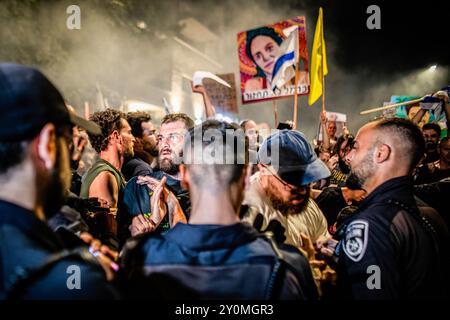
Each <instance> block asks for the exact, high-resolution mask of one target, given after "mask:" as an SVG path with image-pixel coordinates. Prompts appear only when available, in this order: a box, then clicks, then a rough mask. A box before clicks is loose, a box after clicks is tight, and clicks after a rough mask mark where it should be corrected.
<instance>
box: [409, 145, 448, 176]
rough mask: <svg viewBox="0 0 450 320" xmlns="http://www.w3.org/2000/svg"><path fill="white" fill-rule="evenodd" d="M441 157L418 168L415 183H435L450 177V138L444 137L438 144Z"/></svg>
mask: <svg viewBox="0 0 450 320" xmlns="http://www.w3.org/2000/svg"><path fill="white" fill-rule="evenodd" d="M438 150H439V159H438V160H437V161H435V162H430V163H424V164H423V165H421V166H419V167H418V168H417V172H416V176H415V182H414V183H415V184H425V183H433V182H437V181H439V180H442V179H445V178H448V177H450V138H449V137H445V138H442V140H441V142H440V143H439V146H438Z"/></svg>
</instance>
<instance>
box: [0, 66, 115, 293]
mask: <svg viewBox="0 0 450 320" xmlns="http://www.w3.org/2000/svg"><path fill="white" fill-rule="evenodd" d="M0 112H1V117H0V121H1V124H0V184H1V186H2V187H1V188H0V238H1V239H2V241H1V242H0V299H13V298H19V299H95V298H100V299H105V298H113V297H115V293H114V291H113V289H112V288H111V287H110V286H109V285H108V284H107V282H106V279H105V275H104V274H103V272H102V268H101V267H100V265H98V264H96V263H95V258H94V257H93V255H91V254H90V253H89V252H88V251H87V250H81V249H80V250H76V251H68V250H66V248H65V247H64V246H63V245H62V242H61V241H60V239H59V238H58V237H57V236H56V234H55V233H53V231H52V230H51V229H50V228H49V226H48V225H47V224H46V220H47V219H48V218H50V217H51V216H52V215H53V214H55V213H56V211H57V210H58V209H59V208H60V207H61V205H62V204H63V200H64V196H65V194H64V192H65V191H66V190H68V189H69V185H70V167H69V150H68V145H69V143H70V140H71V130H72V126H73V125H74V124H77V125H80V126H83V127H85V128H86V129H87V130H94V131H95V126H93V124H92V123H89V122H87V121H86V120H83V119H81V118H78V117H76V116H75V115H74V114H70V113H69V111H68V110H67V108H66V106H65V104H64V100H63V98H62V96H61V94H60V93H59V92H58V90H57V89H56V88H55V87H54V86H53V84H51V83H50V82H49V81H48V79H47V78H46V77H45V76H44V75H43V74H42V73H40V72H39V71H38V70H36V69H32V68H29V67H25V66H21V65H17V64H3V63H2V64H0ZM97 129H98V128H97ZM97 133H98V132H97ZM77 275H78V279H77V278H76V277H77ZM71 277H72V278H71Z"/></svg>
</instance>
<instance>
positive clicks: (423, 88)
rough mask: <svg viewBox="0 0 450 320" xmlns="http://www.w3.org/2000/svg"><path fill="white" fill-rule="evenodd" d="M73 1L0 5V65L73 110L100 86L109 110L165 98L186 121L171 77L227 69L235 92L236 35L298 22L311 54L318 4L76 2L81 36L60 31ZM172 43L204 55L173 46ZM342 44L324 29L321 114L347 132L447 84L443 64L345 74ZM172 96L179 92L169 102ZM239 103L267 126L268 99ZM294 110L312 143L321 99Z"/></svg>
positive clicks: (188, 108) (186, 100) (5, 0)
mask: <svg viewBox="0 0 450 320" xmlns="http://www.w3.org/2000/svg"><path fill="white" fill-rule="evenodd" d="M71 4H74V3H73V1H57V2H55V1H32V0H27V1H17V0H16V1H12V0H2V1H1V2H0V43H1V44H2V45H1V46H0V60H2V61H5V60H9V61H15V62H19V63H25V64H31V65H35V66H37V67H39V68H40V69H42V70H43V71H44V72H45V73H46V74H47V75H48V76H49V78H50V79H51V80H52V81H53V82H54V83H55V84H56V86H57V87H58V88H60V89H61V91H62V92H63V95H64V96H65V98H66V99H67V100H68V102H69V103H70V104H72V105H73V106H74V107H75V108H76V109H77V110H78V111H79V112H82V109H83V104H84V102H85V101H88V102H89V103H90V104H91V107H92V108H94V107H95V105H96V96H97V90H96V86H99V87H100V88H101V90H102V93H103V95H104V96H105V97H106V98H107V99H108V102H109V104H110V105H111V106H115V107H118V106H119V105H120V103H121V102H122V101H123V100H126V99H137V100H143V101H146V102H149V103H152V104H156V105H159V106H162V98H163V97H165V98H167V99H168V100H169V101H171V103H172V104H177V105H178V104H179V105H178V106H177V107H179V108H181V110H182V111H185V112H187V113H189V114H190V115H191V116H194V111H195V110H194V109H193V108H192V104H193V100H192V98H191V96H192V95H191V94H190V93H189V82H188V81H187V80H183V81H182V86H181V87H180V88H176V87H174V85H173V83H174V80H177V79H175V78H176V77H178V80H179V77H182V78H183V77H184V78H188V77H189V76H192V73H193V72H194V71H196V70H207V71H211V72H215V73H230V72H234V74H235V79H236V83H237V85H239V63H238V54H237V47H236V37H237V33H238V32H240V31H243V30H248V29H251V28H256V27H259V26H262V25H265V24H269V23H273V22H277V21H281V20H285V19H288V18H292V17H295V16H302V15H303V16H305V17H306V24H307V41H308V47H309V48H308V52H311V46H312V42H313V37H314V29H315V23H316V19H317V14H318V6H319V5H318V4H317V3H316V2H315V1H289V0H286V1H275V0H249V1H245V2H244V1H243V2H238V1H233V0H225V1H220V3H217V1H189V0H165V1H139V0H128V1H127V0H112V1H101V0H92V1H87V0H83V1H77V3H76V4H77V5H78V6H79V7H80V9H81V29H80V30H68V29H67V27H66V20H67V18H68V16H69V15H68V14H67V13H66V8H67V7H68V6H69V5H71ZM327 14H330V15H333V11H332V10H330V11H325V15H327ZM187 18H195V19H196V20H197V21H199V22H201V23H202V24H203V25H204V26H206V27H207V28H208V29H209V30H210V31H211V32H213V33H214V34H215V35H216V36H217V37H218V41H212V42H205V41H202V40H203V39H198V41H197V40H196V39H194V40H193V39H189V40H186V39H184V38H183V35H182V31H183V27H184V26H183V24H182V23H180V21H182V20H183V19H187ZM175 37H176V38H177V39H182V40H186V43H188V44H189V45H191V46H192V47H193V48H196V49H197V50H198V51H199V52H202V53H203V54H204V55H203V56H202V55H199V54H198V52H195V51H192V50H191V49H189V48H188V47H186V46H183V45H180V42H177V41H175V40H174V39H175ZM340 37H342V35H340V34H337V33H336V32H335V30H334V28H333V26H331V25H329V26H327V25H325V38H326V44H327V58H328V69H329V75H328V76H327V77H326V101H327V109H328V110H330V111H336V112H343V113H347V115H348V119H349V124H348V126H349V128H350V130H351V131H353V132H355V131H356V130H357V129H358V128H359V126H360V125H361V124H363V123H364V122H365V121H367V120H369V119H370V118H372V117H373V116H374V115H376V114H373V115H368V116H360V115H359V112H360V111H362V110H365V109H369V108H373V107H378V106H382V105H383V102H384V101H389V98H390V96H391V95H393V94H398V95H423V94H426V93H431V92H432V91H434V90H437V89H439V88H440V87H443V86H445V85H447V83H446V81H448V71H447V69H446V68H445V67H442V66H440V67H438V69H437V70H436V71H435V72H434V74H430V72H428V73H427V72H426V71H423V70H422V71H420V70H416V71H408V72H407V73H403V74H400V73H398V72H397V73H391V74H386V73H385V72H384V73H377V72H374V71H373V70H372V69H371V68H369V67H370V66H368V67H367V68H365V69H352V70H351V71H349V69H348V68H347V67H343V66H341V65H340V64H339V63H338V61H337V59H336V58H335V57H336V55H337V53H338V51H339V50H340V49H341V48H340V47H339V44H340ZM340 54H342V52H341V53H340ZM348 54H349V55H351V54H352V53H351V52H348ZM205 56H206V57H207V58H208V59H210V60H212V61H213V62H215V63H213V62H211V61H209V60H207V58H205ZM309 59H311V57H309ZM174 70H175V71H176V75H174V72H173V71H174ZM176 90H179V91H180V94H179V95H176V94H175V95H174V91H176ZM183 92H184V93H183ZM237 97H238V105H239V117H240V118H241V119H245V118H252V119H254V120H255V121H256V122H267V123H269V124H270V125H272V126H273V125H274V114H273V109H272V105H273V104H272V102H263V103H255V104H248V105H242V104H241V99H240V92H238V94H237ZM277 104H278V110H279V119H280V120H281V121H284V120H291V119H292V113H293V104H294V99H293V98H287V99H283V100H278V101H277ZM299 105H300V110H299V129H300V130H301V131H303V132H304V133H305V134H306V135H307V136H308V137H309V138H310V139H312V138H313V137H314V136H315V134H316V131H317V129H318V122H319V121H318V120H319V113H320V111H321V101H320V100H319V101H318V102H317V103H316V104H315V105H314V106H311V107H310V106H308V105H307V98H306V97H304V96H303V97H300V98H299ZM91 111H92V110H91Z"/></svg>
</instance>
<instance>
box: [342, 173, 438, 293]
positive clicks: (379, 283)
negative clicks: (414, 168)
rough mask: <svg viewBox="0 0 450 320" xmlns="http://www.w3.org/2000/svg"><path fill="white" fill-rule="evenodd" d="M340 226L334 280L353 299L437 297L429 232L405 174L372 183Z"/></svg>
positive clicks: (432, 232) (433, 247) (431, 231)
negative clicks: (357, 206)
mask: <svg viewBox="0 0 450 320" xmlns="http://www.w3.org/2000/svg"><path fill="white" fill-rule="evenodd" d="M349 220H350V221H349V222H347V223H346V224H345V226H344V227H343V229H342V230H344V233H343V236H342V239H340V242H339V243H338V245H337V247H336V255H337V256H338V281H339V287H340V289H341V290H343V293H344V296H346V297H348V298H353V299H401V298H413V299H414V298H435V297H442V296H443V291H444V289H445V288H444V287H445V285H444V284H443V283H444V273H443V272H442V271H441V264H440V261H439V253H438V249H437V244H436V240H435V230H434V229H433V227H432V226H431V225H430V224H429V223H428V222H427V221H426V220H425V219H424V218H422V217H421V216H420V214H419V211H418V209H417V206H416V203H415V200H414V197H413V192H412V186H411V180H410V178H409V177H398V178H394V179H391V180H389V181H386V182H385V183H383V184H382V185H380V186H378V187H377V188H376V189H375V190H374V191H373V192H372V193H370V194H369V196H368V197H367V198H366V199H365V200H364V201H363V202H361V205H360V207H359V210H358V211H357V212H356V214H355V215H353V216H352V217H351V218H349Z"/></svg>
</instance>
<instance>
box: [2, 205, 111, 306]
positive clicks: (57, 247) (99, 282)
mask: <svg viewBox="0 0 450 320" xmlns="http://www.w3.org/2000/svg"><path fill="white" fill-rule="evenodd" d="M64 249H65V248H64V246H63V245H62V243H61V241H60V239H59V238H58V237H57V236H56V234H55V233H54V232H53V231H52V230H51V229H50V228H49V227H48V226H47V224H46V223H44V222H42V221H40V220H39V219H37V218H36V216H35V215H34V213H33V212H31V211H28V210H26V209H24V208H22V207H19V206H16V205H14V204H12V203H9V202H5V201H1V200H0V297H1V298H2V299H5V298H7V297H8V296H7V295H9V292H10V291H11V288H12V286H13V285H14V284H17V283H18V281H19V279H20V277H21V276H22V275H24V274H26V273H28V274H32V270H36V269H38V268H40V267H41V266H42V265H44V264H45V263H46V262H47V261H48V259H49V258H50V257H52V256H54V255H55V254H57V253H60V252H61V251H63V250H64ZM73 266H75V268H76V267H79V271H80V273H79V274H80V284H81V286H80V287H81V289H76V288H74V289H72V290H71V289H69V288H68V285H67V283H71V279H69V277H70V276H71V275H75V272H76V271H73V270H74V269H73ZM70 267H71V268H70ZM22 292H23V294H21V295H20V296H18V298H23V299H112V298H117V297H118V296H117V294H116V291H115V290H114V289H113V288H112V287H111V286H110V285H109V284H108V283H107V281H106V278H105V275H104V272H103V270H102V268H101V266H100V265H98V264H95V263H89V262H87V260H85V259H82V258H81V257H77V256H72V257H67V258H65V259H61V260H59V261H58V262H57V263H55V264H53V265H52V267H51V268H49V270H47V271H46V272H44V273H43V274H42V275H41V276H39V277H37V278H36V279H35V280H34V281H33V282H31V283H30V284H29V285H27V286H26V287H25V288H24V290H23V291H22Z"/></svg>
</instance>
